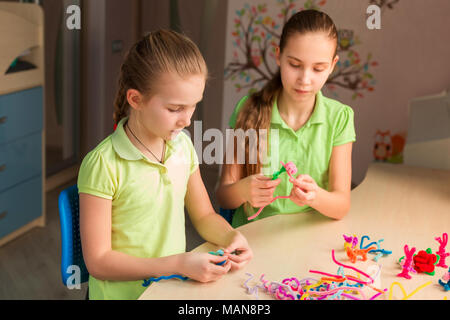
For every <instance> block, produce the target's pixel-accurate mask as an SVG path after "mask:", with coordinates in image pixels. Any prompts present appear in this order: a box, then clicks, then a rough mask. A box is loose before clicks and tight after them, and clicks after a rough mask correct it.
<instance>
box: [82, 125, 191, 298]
mask: <svg viewBox="0 0 450 320" xmlns="http://www.w3.org/2000/svg"><path fill="white" fill-rule="evenodd" d="M126 120H127V118H125V119H122V120H121V121H120V122H119V124H118V126H117V129H116V131H115V132H114V133H113V134H111V135H110V136H108V137H107V138H106V139H105V140H103V141H102V142H101V143H100V144H99V145H98V146H97V147H96V148H95V149H94V150H92V151H91V152H89V153H88V154H87V155H86V157H85V158H84V160H83V162H82V164H81V167H80V172H79V175H78V189H79V193H88V194H91V195H94V196H97V197H101V198H105V199H109V200H112V208H111V209H112V212H111V222H112V225H111V246H112V250H115V251H120V252H123V253H126V254H129V255H132V256H136V257H142V258H157V257H164V256H169V255H174V254H179V253H183V252H185V250H186V238H185V223H184V197H185V194H186V188H187V183H188V179H189V177H190V175H191V174H192V173H193V172H194V171H195V170H196V169H197V168H198V159H197V154H196V152H195V150H194V147H193V145H192V141H191V140H190V138H189V137H188V136H187V135H186V134H185V133H184V132H180V133H179V134H178V136H177V137H176V138H175V139H174V140H172V141H167V145H166V155H165V158H164V164H160V163H159V162H155V161H152V160H150V159H148V158H147V157H146V156H145V155H143V154H142V153H141V152H140V151H139V150H138V149H137V148H136V147H135V146H134V145H133V144H132V143H131V141H130V140H129V139H128V137H127V135H126V133H125V131H124V129H123V125H124V122H125V121H126ZM142 283H143V281H102V280H98V279H95V278H94V277H92V276H90V277H89V298H90V299H137V298H138V297H139V296H140V295H141V294H142V293H143V292H144V290H145V289H146V288H145V287H143V286H142Z"/></svg>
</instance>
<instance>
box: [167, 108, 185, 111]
mask: <svg viewBox="0 0 450 320" xmlns="http://www.w3.org/2000/svg"><path fill="white" fill-rule="evenodd" d="M181 110H182V108H178V109H170V108H169V111H170V112H180V111H181Z"/></svg>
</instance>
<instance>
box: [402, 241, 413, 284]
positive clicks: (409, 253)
mask: <svg viewBox="0 0 450 320" xmlns="http://www.w3.org/2000/svg"><path fill="white" fill-rule="evenodd" d="M404 250H405V257H406V258H405V261H404V262H403V266H402V267H403V270H402V272H400V273H399V274H397V277H403V278H405V279H411V276H410V275H409V272H411V271H413V270H414V268H413V256H414V252H416V248H412V249H411V250H409V247H408V245H407V244H406V245H405V247H404Z"/></svg>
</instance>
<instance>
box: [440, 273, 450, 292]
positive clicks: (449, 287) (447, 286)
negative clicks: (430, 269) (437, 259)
mask: <svg viewBox="0 0 450 320" xmlns="http://www.w3.org/2000/svg"><path fill="white" fill-rule="evenodd" d="M442 280H444V281H447V283H445V282H444V281H442ZM442 280H441V279H439V284H440V285H441V286H442V287H443V288H444V290H445V291H450V268H448V271H447V273H445V274H444V276H443V277H442Z"/></svg>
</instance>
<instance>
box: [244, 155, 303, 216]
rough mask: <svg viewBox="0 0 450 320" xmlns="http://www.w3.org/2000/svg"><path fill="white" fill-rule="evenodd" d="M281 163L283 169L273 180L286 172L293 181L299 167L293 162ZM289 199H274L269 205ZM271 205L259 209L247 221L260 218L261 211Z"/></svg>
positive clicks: (273, 176)
mask: <svg viewBox="0 0 450 320" xmlns="http://www.w3.org/2000/svg"><path fill="white" fill-rule="evenodd" d="M280 163H281V165H282V166H283V167H282V168H281V169H280V170H279V171H277V172H275V173H274V174H273V175H272V180H275V179H276V178H277V177H278V176H279V175H280V174H281V173H283V172H286V173H287V174H288V175H289V177H291V178H292V179H293V176H292V175H294V174H296V173H297V167H296V166H295V164H294V163H293V162H291V161H289V162H288V163H286V164H285V163H283V161H280ZM283 169H284V170H283ZM289 198H290V197H289V196H278V197H275V198H273V199H272V201H270V203H269V204H271V203H272V202H274V201H275V200H277V199H289ZM269 204H266V205H265V206H263V207H261V208H259V210H258V211H257V212H256V213H255V214H254V215H252V216H251V217H248V218H247V220H253V219H255V218H256V217H257V216H259V214H260V213H261V211H263V209H264V208H265V207H266V206H268V205H269Z"/></svg>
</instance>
